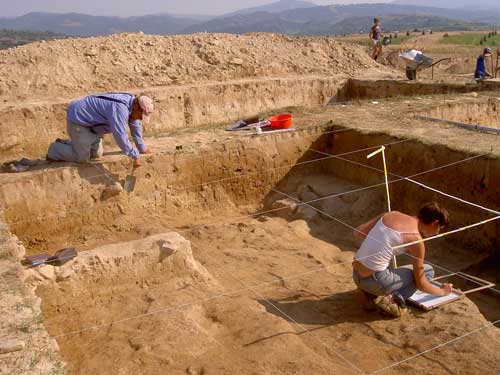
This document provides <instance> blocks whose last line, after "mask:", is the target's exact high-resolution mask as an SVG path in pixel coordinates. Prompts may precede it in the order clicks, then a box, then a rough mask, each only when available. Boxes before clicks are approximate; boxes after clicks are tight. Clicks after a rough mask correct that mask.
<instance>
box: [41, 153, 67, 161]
mask: <svg viewBox="0 0 500 375" xmlns="http://www.w3.org/2000/svg"><path fill="white" fill-rule="evenodd" d="M45 160H47V161H49V162H61V161H63V160H56V159H52V158H51V157H49V155H48V154H47V155H46V156H45Z"/></svg>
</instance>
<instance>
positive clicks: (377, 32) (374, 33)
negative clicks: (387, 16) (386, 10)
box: [370, 18, 384, 61]
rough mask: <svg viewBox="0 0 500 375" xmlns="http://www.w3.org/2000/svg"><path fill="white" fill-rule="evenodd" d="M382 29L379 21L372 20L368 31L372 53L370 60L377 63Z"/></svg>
mask: <svg viewBox="0 0 500 375" xmlns="http://www.w3.org/2000/svg"><path fill="white" fill-rule="evenodd" d="M383 36H384V35H383V34H382V28H381V26H380V20H379V19H378V18H375V19H374V20H373V26H372V28H371V30H370V41H371V43H372V47H373V52H372V59H373V60H375V61H377V59H378V58H379V56H380V55H381V54H382V38H383Z"/></svg>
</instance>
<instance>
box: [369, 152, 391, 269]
mask: <svg viewBox="0 0 500 375" xmlns="http://www.w3.org/2000/svg"><path fill="white" fill-rule="evenodd" d="M380 153H381V154H382V161H383V162H384V178H385V191H386V193H387V208H388V210H389V212H391V211H392V209H391V194H390V191H389V174H388V173H387V162H386V159H385V146H382V147H380V148H379V149H378V150H376V151H374V152H372V153H371V154H370V155H368V156H367V157H366V158H367V159H371V158H373V157H374V156H375V155H378V154H380ZM392 266H393V267H394V268H395V269H396V268H398V263H397V260H396V256H394V258H392Z"/></svg>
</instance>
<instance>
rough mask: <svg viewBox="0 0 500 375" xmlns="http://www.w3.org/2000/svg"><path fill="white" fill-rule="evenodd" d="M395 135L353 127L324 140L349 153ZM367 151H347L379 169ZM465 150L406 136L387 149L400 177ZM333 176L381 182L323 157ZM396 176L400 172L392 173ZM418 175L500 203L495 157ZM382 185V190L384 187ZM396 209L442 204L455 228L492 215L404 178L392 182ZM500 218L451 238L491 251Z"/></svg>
mask: <svg viewBox="0 0 500 375" xmlns="http://www.w3.org/2000/svg"><path fill="white" fill-rule="evenodd" d="M395 140H396V139H394V138H392V137H388V136H386V135H374V134H360V133H355V132H347V133H338V134H335V135H334V136H331V137H325V138H324V140H323V145H322V147H323V149H324V150H325V151H326V152H329V153H333V152H334V153H342V152H348V151H350V150H352V149H361V148H363V147H366V146H368V145H372V144H374V143H375V144H384V143H390V142H394V141H395ZM367 154H368V152H366V153H360V154H355V155H352V156H349V157H348V159H349V160H353V161H356V162H358V163H363V164H368V165H370V166H373V167H375V168H378V169H381V168H382V162H381V160H380V159H377V158H375V159H373V160H367V159H366V156H367ZM470 156H471V155H467V154H466V153H463V152H459V151H455V150H451V149H449V148H447V147H444V146H436V145H433V146H432V147H430V146H429V145H425V144H423V143H420V142H415V141H408V142H405V143H401V144H397V145H393V146H390V147H389V148H388V149H387V151H386V157H387V164H388V168H389V171H391V172H392V173H395V174H398V175H401V176H411V175H413V174H417V173H420V172H423V171H427V170H430V169H433V168H437V167H439V166H443V165H447V164H449V163H453V162H456V161H460V160H463V159H466V158H468V157H470ZM324 163H325V164H328V166H327V167H326V168H327V170H329V171H330V173H332V174H333V175H335V176H338V177H340V178H343V179H346V180H348V181H352V182H354V183H357V184H360V185H362V186H369V185H373V184H377V183H382V182H383V181H384V180H383V178H384V176H383V173H381V172H377V171H373V170H372V171H371V170H369V169H367V168H364V167H360V166H356V165H353V164H351V163H348V162H344V161H338V160H335V159H334V160H331V161H326V162H324ZM393 178H397V177H393ZM415 180H417V181H419V182H421V183H424V184H427V185H429V186H431V187H433V188H436V189H439V190H441V191H443V192H445V193H448V194H451V195H454V196H457V197H460V198H463V199H465V200H468V201H471V202H474V203H477V204H480V205H484V206H486V207H489V208H491V209H493V210H498V209H499V207H500V191H499V190H498V188H497V187H498V186H499V185H500V162H499V161H498V159H493V158H479V159H475V160H472V161H468V162H464V163H460V164H457V165H454V166H451V167H448V168H444V169H441V170H438V171H435V172H432V173H427V174H424V175H422V176H419V177H415ZM378 189H380V190H384V187H383V186H381V187H379V188H378ZM390 191H391V202H392V205H393V209H396V210H402V211H405V212H410V213H411V212H413V213H416V212H417V211H418V209H419V207H420V206H421V205H422V204H423V203H426V202H428V201H432V200H437V201H438V202H441V203H443V204H444V205H445V206H446V208H447V209H448V210H449V211H450V214H451V227H450V229H451V228H459V227H462V226H465V225H469V224H472V223H475V222H479V221H482V220H484V219H487V218H490V217H491V214H489V213H488V212H485V211H483V210H480V209H478V208H474V207H471V206H468V205H465V204H463V203H460V202H457V201H455V200H452V199H450V198H446V197H443V196H441V195H438V194H436V193H433V192H431V191H429V190H427V189H423V188H421V187H419V186H417V185H415V184H412V183H410V182H406V181H401V182H397V183H393V184H391V185H390ZM498 233H500V222H496V223H495V222H494V223H489V224H487V225H484V226H480V227H477V228H474V229H472V230H469V231H465V232H462V233H458V234H455V235H453V236H450V237H449V238H448V239H447V240H449V241H452V242H453V243H456V244H460V245H461V246H463V247H467V248H470V249H471V252H472V254H476V255H478V254H490V253H492V252H494V251H497V250H498V249H499V248H500V238H499V236H498Z"/></svg>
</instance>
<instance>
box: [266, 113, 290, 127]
mask: <svg viewBox="0 0 500 375" xmlns="http://www.w3.org/2000/svg"><path fill="white" fill-rule="evenodd" d="M269 121H271V126H272V127H273V128H275V129H289V128H290V127H291V126H292V115H291V114H289V113H285V114H282V115H276V116H272V117H271V118H270V119H269Z"/></svg>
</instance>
